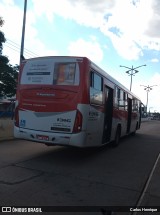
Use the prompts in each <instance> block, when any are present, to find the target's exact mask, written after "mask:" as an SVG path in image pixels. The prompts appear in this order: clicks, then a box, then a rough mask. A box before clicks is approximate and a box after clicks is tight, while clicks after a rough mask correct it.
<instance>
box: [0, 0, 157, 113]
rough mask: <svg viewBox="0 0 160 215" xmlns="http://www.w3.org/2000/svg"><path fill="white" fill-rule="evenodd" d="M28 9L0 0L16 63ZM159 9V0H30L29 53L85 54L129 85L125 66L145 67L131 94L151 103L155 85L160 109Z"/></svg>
mask: <svg viewBox="0 0 160 215" xmlns="http://www.w3.org/2000/svg"><path fill="white" fill-rule="evenodd" d="M23 11H24V0H0V16H1V17H3V19H4V21H5V23H4V25H3V26H2V27H1V28H0V30H1V31H3V32H4V34H5V37H6V39H7V41H6V43H5V44H4V46H3V55H6V56H8V58H9V60H10V63H11V64H12V65H15V64H19V55H20V45H21V35H22V23H23ZM159 11H160V1H159V0H92V1H91V0H75V1H74V0H58V1H55V0H45V1H44V0H28V1H27V14H26V28H25V40H24V48H25V49H24V57H25V58H32V57H38V56H54V55H56V56H59V55H60V56H68V55H69V56H85V57H88V58H89V59H91V60H92V61H93V62H94V63H96V64H97V65H98V66H99V67H101V68H102V69H103V70H105V71H106V72H107V73H108V74H110V75H111V76H112V77H114V78H115V79H116V80H118V81H119V82H120V83H121V84H123V85H124V86H126V87H127V88H128V89H129V88H130V80H131V76H129V75H128V74H127V73H126V71H127V70H128V69H127V68H125V67H129V68H131V67H133V68H136V67H139V66H140V68H138V69H137V70H138V71H139V72H138V73H136V74H135V76H133V82H132V92H133V93H134V94H136V95H137V96H138V97H139V98H140V99H141V101H142V102H143V103H144V104H145V105H146V103H147V92H146V90H144V88H145V87H144V86H153V87H152V90H151V91H150V92H149V93H148V111H149V110H150V112H160V13H159ZM120 65H121V66H125V67H120ZM143 65H146V66H143ZM141 66H142V67H141ZM141 85H144V86H141ZM155 85H156V86H155Z"/></svg>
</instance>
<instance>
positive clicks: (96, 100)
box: [90, 71, 103, 105]
mask: <svg viewBox="0 0 160 215" xmlns="http://www.w3.org/2000/svg"><path fill="white" fill-rule="evenodd" d="M102 92H103V79H102V77H101V76H99V75H98V74H96V73H95V72H93V71H91V73H90V102H91V103H92V104H97V105H101V104H103V93H102Z"/></svg>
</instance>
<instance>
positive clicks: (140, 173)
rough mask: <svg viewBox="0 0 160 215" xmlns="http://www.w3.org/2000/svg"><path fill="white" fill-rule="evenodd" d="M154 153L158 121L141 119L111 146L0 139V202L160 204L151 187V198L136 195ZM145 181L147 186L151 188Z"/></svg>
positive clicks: (158, 144) (159, 137) (158, 145)
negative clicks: (130, 132)
mask: <svg viewBox="0 0 160 215" xmlns="http://www.w3.org/2000/svg"><path fill="white" fill-rule="evenodd" d="M159 153H160V121H148V122H144V123H142V126H141V129H140V130H139V131H138V132H137V134H136V135H135V136H128V137H125V138H123V139H122V140H121V142H120V145H119V146H118V147H116V148H112V147H110V146H106V147H101V148H94V149H78V148H67V147H59V146H55V147H47V146H45V145H43V144H39V143H35V142H28V141H24V140H12V141H3V142H0V205H1V206H34V207H41V206H129V207H136V206H137V204H139V203H141V204H143V206H144V205H145V204H146V205H147V204H149V206H154V205H160V194H159V192H158V191H157V193H156V191H155V190H154V195H152V196H149V195H144V196H143V195H142V194H143V191H144V189H145V186H146V183H147V180H148V179H149V177H150V174H151V172H152V170H153V167H154V165H155V162H156V159H157V157H158V155H159ZM159 175H160V174H159ZM156 183H158V181H156ZM150 184H151V183H150ZM150 184H149V185H148V187H147V189H150V190H152V189H155V187H150V186H151V185H150ZM159 191H160V190H159ZM146 193H147V192H146ZM140 200H141V202H139V201H140ZM7 214H9V213H7ZM12 214H14V213H12ZM19 214H20V213H19ZM45 214H46V213H45ZM50 214H58V215H61V214H65V215H68V214H71V215H74V214H76V215H79V214H83V215H84V214H87V215H90V214H94V215H97V214H98V215H99V214H107V213H105V212H95V213H94V212H91V213H84V212H83V213H82V212H77V213H76V212H67V213H63V212H59V213H56V212H54V213H50ZM113 214H118V213H113ZM120 214H131V213H127V212H126V213H120ZM147 214H148V215H149V213H147Z"/></svg>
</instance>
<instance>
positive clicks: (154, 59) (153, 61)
mask: <svg viewBox="0 0 160 215" xmlns="http://www.w3.org/2000/svg"><path fill="white" fill-rule="evenodd" d="M150 61H151V62H152V63H158V62H159V59H157V58H153V59H151V60H150Z"/></svg>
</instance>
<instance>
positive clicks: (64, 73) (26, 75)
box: [20, 59, 79, 85]
mask: <svg viewBox="0 0 160 215" xmlns="http://www.w3.org/2000/svg"><path fill="white" fill-rule="evenodd" d="M20 84H28V85H32V84H34V85H35V84H36V85H43V84H45V85H46V84H47V85H79V65H78V63H76V62H54V60H52V59H44V60H39V59H38V60H33V61H27V62H26V64H25V66H24V68H23V71H22V76H21V80H20Z"/></svg>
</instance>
